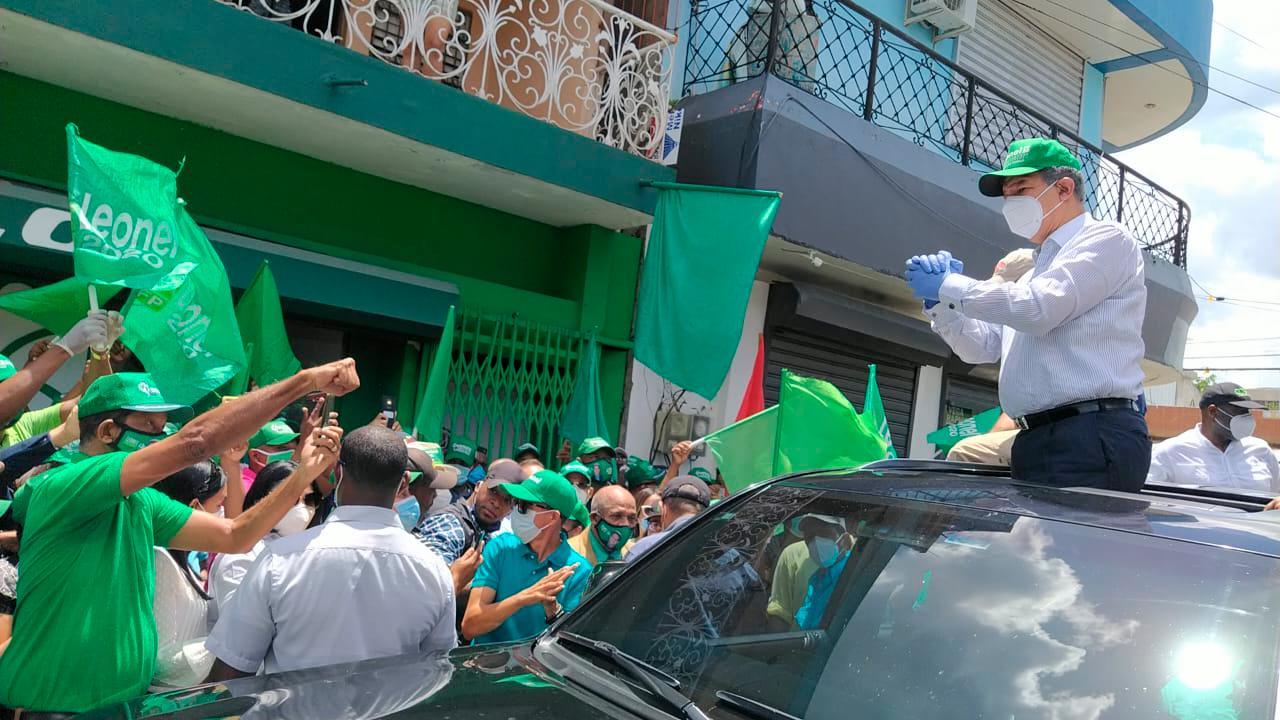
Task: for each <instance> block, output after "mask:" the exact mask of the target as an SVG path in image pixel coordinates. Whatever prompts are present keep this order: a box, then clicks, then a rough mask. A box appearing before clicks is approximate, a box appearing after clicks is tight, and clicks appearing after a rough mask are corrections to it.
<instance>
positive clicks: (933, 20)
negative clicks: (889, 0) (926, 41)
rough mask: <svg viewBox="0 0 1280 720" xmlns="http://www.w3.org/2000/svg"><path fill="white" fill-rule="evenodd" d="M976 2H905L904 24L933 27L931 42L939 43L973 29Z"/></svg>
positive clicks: (939, 0)
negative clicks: (918, 23) (919, 23)
mask: <svg viewBox="0 0 1280 720" xmlns="http://www.w3.org/2000/svg"><path fill="white" fill-rule="evenodd" d="M977 19H978V0H907V20H906V24H907V25H910V24H912V23H917V22H923V23H928V24H929V25H931V26H933V29H934V33H933V41H934V42H935V43H936V42H940V41H942V40H946V39H947V38H951V37H955V36H957V35H959V34H960V33H962V32H967V31H969V30H972V29H973V24H974V22H976V21H977Z"/></svg>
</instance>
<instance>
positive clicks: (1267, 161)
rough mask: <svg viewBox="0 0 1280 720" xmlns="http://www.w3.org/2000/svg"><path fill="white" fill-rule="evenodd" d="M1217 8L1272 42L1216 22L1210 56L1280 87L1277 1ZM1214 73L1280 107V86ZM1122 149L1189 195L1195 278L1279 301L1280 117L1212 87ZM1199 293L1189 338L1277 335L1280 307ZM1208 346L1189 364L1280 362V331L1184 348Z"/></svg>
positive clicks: (1215, 287) (1243, 1)
mask: <svg viewBox="0 0 1280 720" xmlns="http://www.w3.org/2000/svg"><path fill="white" fill-rule="evenodd" d="M1214 17H1215V19H1216V20H1217V21H1219V22H1220V23H1223V24H1225V25H1227V26H1228V27H1230V28H1232V29H1234V30H1237V31H1239V32H1242V33H1244V34H1245V35H1248V36H1249V37H1250V38H1252V39H1253V40H1255V41H1257V42H1258V43H1261V44H1263V45H1268V46H1269V47H1268V48H1266V49H1264V48H1260V47H1258V46H1257V45H1255V44H1254V43H1252V42H1250V41H1248V40H1244V39H1242V38H1241V37H1239V36H1238V35H1236V34H1233V33H1232V32H1230V31H1228V30H1225V29H1223V28H1222V27H1220V26H1215V27H1214V36H1213V51H1212V57H1211V60H1210V62H1211V63H1212V64H1213V65H1214V66H1216V67H1218V68H1221V69H1223V70H1226V71H1229V72H1231V73H1234V74H1236V75H1240V76H1243V77H1246V78H1248V79H1249V80H1252V81H1253V82H1256V83H1258V84H1261V85H1265V86H1268V87H1271V88H1275V89H1277V90H1280V41H1276V40H1274V39H1273V38H1272V37H1271V36H1270V35H1269V34H1268V33H1266V32H1264V31H1263V30H1265V29H1266V28H1270V27H1275V26H1276V25H1275V23H1277V22H1280V3H1277V2H1267V3H1259V2H1250V1H1249V0H1217V2H1215V4H1214ZM1260 29H1261V30H1260ZM1272 45H1274V46H1275V48H1276V49H1277V50H1275V51H1273V50H1271V49H1270V46H1272ZM1210 83H1211V84H1212V85H1213V87H1215V88H1218V89H1220V90H1223V91H1225V92H1229V93H1230V94H1232V95H1235V96H1237V97H1239V98H1241V99H1243V100H1245V101H1247V102H1249V103H1252V104H1254V105H1257V106H1259V107H1263V108H1266V109H1267V110H1268V111H1270V112H1271V113H1274V114H1275V115H1280V94H1277V93H1275V92H1270V91H1268V90H1265V89H1262V88H1259V87H1255V86H1253V85H1249V84H1247V83H1243V82H1240V81H1239V80H1235V79H1232V78H1230V77H1227V76H1226V75H1223V74H1222V73H1221V72H1214V73H1212V74H1211V77H1210ZM1120 157H1121V159H1122V160H1124V161H1125V162H1126V163H1129V164H1130V165H1132V166H1133V167H1134V168H1136V169H1137V170H1139V171H1140V172H1142V173H1143V174H1145V175H1147V176H1148V177H1150V178H1152V179H1153V180H1155V181H1156V182H1158V183H1160V184H1161V185H1163V186H1164V187H1166V188H1168V189H1169V190H1170V192H1173V193H1175V194H1176V195H1178V196H1179V197H1181V198H1182V199H1183V200H1185V201H1186V202H1187V203H1188V204H1189V205H1190V207H1191V218H1192V220H1191V235H1190V239H1189V241H1188V267H1189V270H1190V272H1191V275H1192V276H1193V277H1194V278H1195V279H1196V280H1198V281H1199V282H1200V283H1201V284H1202V285H1204V287H1206V288H1208V290H1209V291H1211V292H1213V293H1215V294H1217V295H1221V296H1226V297H1228V298H1241V299H1253V300H1267V301H1272V302H1276V301H1280V202H1277V199H1280V119H1277V118H1276V117H1272V116H1271V115H1268V114H1266V113H1263V112H1260V111H1258V110H1255V109H1252V108H1249V107H1246V106H1244V105H1241V104H1240V103H1237V102H1235V101H1233V100H1230V99H1228V98H1225V97H1223V96H1221V95H1219V94H1216V93H1210V94H1209V98H1208V100H1207V102H1206V104H1205V107H1204V108H1203V109H1202V110H1201V111H1200V113H1198V114H1197V115H1196V116H1195V117H1194V118H1192V119H1191V120H1190V121H1189V122H1188V123H1187V124H1186V125H1184V126H1182V127H1181V128H1179V129H1177V130H1174V131H1173V132H1171V133H1169V134H1168V135H1165V136H1163V137H1161V138H1157V139H1156V140H1153V141H1151V142H1149V143H1147V144H1145V145H1142V146H1139V147H1137V148H1134V149H1132V150H1129V151H1126V152H1124V153H1121V155H1120ZM1196 294H1197V295H1201V294H1202V293H1201V292H1200V291H1199V290H1197V293H1196ZM1198 302H1199V305H1200V314H1199V316H1198V317H1197V318H1196V321H1195V323H1194V325H1193V326H1192V328H1191V331H1190V339H1192V340H1201V341H1203V340H1221V339H1235V338H1247V337H1274V336H1280V307H1275V308H1272V309H1262V308H1258V307H1243V306H1240V305H1233V304H1224V303H1210V302H1207V301H1204V300H1200V301H1198ZM1205 355H1213V356H1215V357H1214V358H1213V359H1212V360H1205V361H1203V362H1192V363H1188V367H1192V366H1197V367H1202V366H1204V365H1212V366H1215V367H1280V341H1253V342H1238V343H1205V342H1196V343H1191V344H1190V345H1188V350H1187V356H1188V358H1195V357H1201V356H1205ZM1217 356H1225V357H1217ZM1217 374H1218V377H1219V378H1220V379H1227V378H1229V379H1231V380H1234V381H1235V382H1239V383H1241V384H1242V385H1246V386H1251V387H1260V386H1280V372H1248V373H1231V372H1226V373H1224V372H1218V373H1217Z"/></svg>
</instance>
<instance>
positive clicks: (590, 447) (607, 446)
mask: <svg viewBox="0 0 1280 720" xmlns="http://www.w3.org/2000/svg"><path fill="white" fill-rule="evenodd" d="M601 450H608V451H609V454H610V455H612V456H614V457H617V451H615V450H614V449H613V443H611V442H609V441H608V440H605V439H604V438H602V437H589V438H587V439H586V440H583V441H582V442H581V443H578V457H582V456H583V455H590V454H591V453H593V452H599V451H601Z"/></svg>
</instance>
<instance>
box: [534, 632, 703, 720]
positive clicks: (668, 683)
mask: <svg viewBox="0 0 1280 720" xmlns="http://www.w3.org/2000/svg"><path fill="white" fill-rule="evenodd" d="M555 638H556V640H557V641H562V642H564V643H565V644H566V645H574V646H576V647H580V648H582V649H584V650H588V651H590V652H592V653H594V654H596V655H598V656H600V657H603V658H605V659H607V660H610V661H612V662H613V664H614V666H615V667H617V668H618V669H619V670H622V671H623V672H624V673H625V674H626V675H627V677H629V678H631V679H632V680H635V681H636V682H638V683H640V684H641V685H643V686H644V688H645V689H646V690H648V691H649V692H651V693H653V694H654V695H655V696H657V697H659V698H661V699H662V701H663V702H665V703H667V705H669V706H670V707H671V708H672V709H673V710H675V711H676V712H678V713H679V714H680V716H681V717H684V718H686V720H711V718H710V717H709V716H708V715H707V714H706V713H704V712H702V710H701V709H699V708H698V706H697V705H696V704H694V702H693V698H690V697H687V696H685V695H684V694H682V693H681V692H680V691H679V689H678V688H679V687H680V681H679V680H676V679H675V678H674V677H671V676H670V675H668V674H667V673H665V672H663V671H661V670H659V669H658V668H656V667H654V666H652V665H650V664H648V663H646V662H644V661H643V660H639V659H637V658H634V657H632V656H630V655H628V654H627V653H625V652H623V651H622V650H621V649H619V648H618V646H616V645H614V644H612V643H607V642H605V641H603V640H592V639H591V638H589V637H584V636H582V635H578V634H577V633H571V632H564V631H561V632H558V633H556V634H555Z"/></svg>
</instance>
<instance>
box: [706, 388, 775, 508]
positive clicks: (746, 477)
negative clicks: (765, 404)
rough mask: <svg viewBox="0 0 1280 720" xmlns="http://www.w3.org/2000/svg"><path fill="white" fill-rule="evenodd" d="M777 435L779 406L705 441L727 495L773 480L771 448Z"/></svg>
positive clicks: (744, 419)
mask: <svg viewBox="0 0 1280 720" xmlns="http://www.w3.org/2000/svg"><path fill="white" fill-rule="evenodd" d="M777 434H778V406H777V405H774V406H773V407H770V408H766V409H764V410H761V411H760V412H758V413H756V414H755V415H751V416H750V417H746V418H743V419H741V420H739V421H738V422H736V423H734V424H732V425H730V426H728V427H726V428H724V429H722V430H717V431H715V432H713V433H711V434H710V435H708V436H707V437H706V439H705V441H706V443H707V449H708V450H710V451H711V453H712V454H713V455H715V456H716V466H717V468H718V469H719V470H720V475H721V476H722V477H724V485H725V487H726V488H727V489H728V490H729V492H738V491H739V490H742V489H743V488H745V487H748V486H750V485H754V484H755V483H758V482H761V481H764V480H768V479H769V478H771V477H773V475H774V473H773V448H774V443H775V442H776V441H777Z"/></svg>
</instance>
